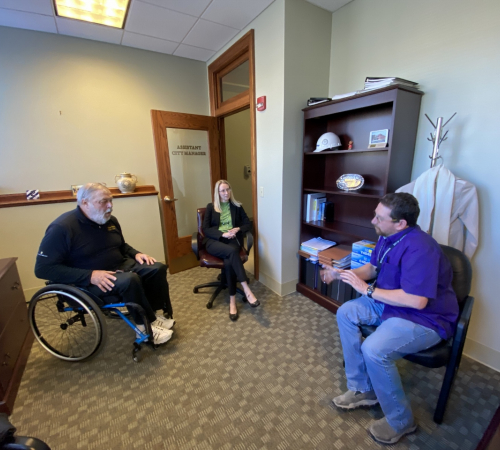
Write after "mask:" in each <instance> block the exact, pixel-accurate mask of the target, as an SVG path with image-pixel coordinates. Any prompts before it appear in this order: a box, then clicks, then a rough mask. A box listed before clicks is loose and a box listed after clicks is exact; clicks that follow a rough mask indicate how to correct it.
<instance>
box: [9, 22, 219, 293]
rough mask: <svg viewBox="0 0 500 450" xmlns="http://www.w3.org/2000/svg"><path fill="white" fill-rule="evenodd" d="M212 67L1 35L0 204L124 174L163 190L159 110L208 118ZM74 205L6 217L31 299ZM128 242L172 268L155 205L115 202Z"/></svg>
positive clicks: (67, 40)
mask: <svg viewBox="0 0 500 450" xmlns="http://www.w3.org/2000/svg"><path fill="white" fill-rule="evenodd" d="M207 97H208V85H207V71H206V65H205V63H202V62H199V61H193V60H189V59H185V58H178V57H175V56H169V55H163V54H160V53H153V52H148V51H144V50H137V49H132V48H128V47H121V46H116V45H112V44H106V43H101V42H95V41H90V40H85V39H78V38H72V37H67V36H59V35H54V34H49V33H39V32H34V31H27V30H20V29H13V28H6V27H0V98H1V101H0V194H10V193H18V192H24V191H25V190H26V189H39V190H41V191H50V190H62V189H69V187H70V185H71V184H82V183H85V182H87V181H103V182H105V183H107V184H108V186H114V185H115V183H114V176H115V175H116V174H118V173H120V172H123V171H130V172H132V173H134V174H136V175H137V177H138V180H139V184H152V185H154V186H156V188H158V187H159V186H158V176H157V172H156V160H155V152H154V145H153V135H152V128H151V120H150V110H151V109H161V110H167V111H178V112H185V113H194V114H208V113H209V107H208V100H207ZM73 207H75V204H74V203H62V204H54V205H38V206H26V207H17V208H6V209H0V229H1V230H2V233H1V236H0V257H1V258H3V257H10V256H17V257H19V261H18V266H19V268H20V274H21V281H22V282H23V287H24V288H25V289H30V288H35V287H36V286H39V285H41V284H42V282H41V281H40V280H37V279H36V278H35V277H34V275H33V264H34V258H35V255H36V251H37V250H38V245H39V242H40V240H41V237H42V236H43V234H44V232H45V229H46V227H47V225H48V224H49V223H50V222H51V220H53V219H54V218H55V217H57V216H58V215H59V214H61V213H62V212H64V211H67V210H69V209H71V208H73ZM115 212H116V215H117V217H118V219H119V220H120V223H121V224H122V227H123V228H124V232H125V237H126V238H127V241H128V242H129V243H130V244H131V245H132V246H134V247H136V248H138V249H139V250H141V251H145V252H149V253H150V254H151V255H152V256H154V257H156V258H157V259H159V260H164V259H165V256H164V252H163V239H162V234H161V225H160V215H159V207H158V200H157V198H156V197H141V198H130V199H117V200H116V201H115Z"/></svg>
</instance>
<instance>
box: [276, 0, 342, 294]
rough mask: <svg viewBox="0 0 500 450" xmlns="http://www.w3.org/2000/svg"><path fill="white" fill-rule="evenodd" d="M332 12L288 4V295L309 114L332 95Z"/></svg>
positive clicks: (294, 278)
mask: <svg viewBox="0 0 500 450" xmlns="http://www.w3.org/2000/svg"><path fill="white" fill-rule="evenodd" d="M331 24H332V15H331V14H329V13H328V12H327V11H325V10H323V9H321V8H318V7H316V6H314V5H311V4H310V3H307V2H304V1H303V0H287V1H286V3H285V101H284V106H283V110H284V120H283V206H282V208H283V209H282V217H283V220H282V224H281V227H282V241H283V248H282V260H283V267H282V272H281V273H282V275H281V283H282V291H281V293H282V294H288V293H290V292H294V291H295V289H296V284H297V282H298V271H299V269H298V256H297V250H298V249H297V246H298V243H299V237H300V236H299V233H300V218H301V217H302V214H301V212H300V207H301V188H302V153H303V134H304V113H303V112H302V109H303V108H305V107H306V106H307V99H308V98H310V97H326V96H328V80H329V76H328V75H329V66H330V45H331V26H332V25H331Z"/></svg>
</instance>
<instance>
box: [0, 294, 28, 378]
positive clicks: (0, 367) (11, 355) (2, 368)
mask: <svg viewBox="0 0 500 450" xmlns="http://www.w3.org/2000/svg"><path fill="white" fill-rule="evenodd" d="M28 328H29V323H28V313H27V310H26V305H25V304H24V302H21V303H18V305H17V306H16V308H15V309H14V312H13V314H12V315H11V317H10V320H9V322H8V323H7V324H6V326H5V328H4V330H3V331H2V333H1V334H0V384H1V385H2V386H4V387H6V386H8V384H9V382H10V379H11V377H12V373H13V371H14V366H15V365H16V361H17V358H18V356H19V351H20V350H21V347H22V345H23V342H24V339H25V337H26V334H27V333H28Z"/></svg>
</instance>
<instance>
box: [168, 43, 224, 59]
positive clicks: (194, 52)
mask: <svg viewBox="0 0 500 450" xmlns="http://www.w3.org/2000/svg"><path fill="white" fill-rule="evenodd" d="M174 55H175V56H182V57H183V58H189V59H197V60H198V61H208V60H209V59H210V58H211V57H212V56H214V55H215V52H213V51H212V50H205V49H204V48H198V47H192V46H190V45H186V44H181V45H179V48H178V49H177V50H176V51H175V52H174Z"/></svg>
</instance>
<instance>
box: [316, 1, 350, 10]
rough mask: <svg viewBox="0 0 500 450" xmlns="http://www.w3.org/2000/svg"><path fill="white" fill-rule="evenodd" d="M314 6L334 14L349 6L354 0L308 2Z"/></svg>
mask: <svg viewBox="0 0 500 450" xmlns="http://www.w3.org/2000/svg"><path fill="white" fill-rule="evenodd" d="M306 1H307V2H309V3H312V4H313V5H316V6H319V7H320V8H323V9H326V10H327V11H330V12H334V11H337V9H340V8H342V6H344V5H347V4H348V3H349V2H351V1H352V0H306Z"/></svg>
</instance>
